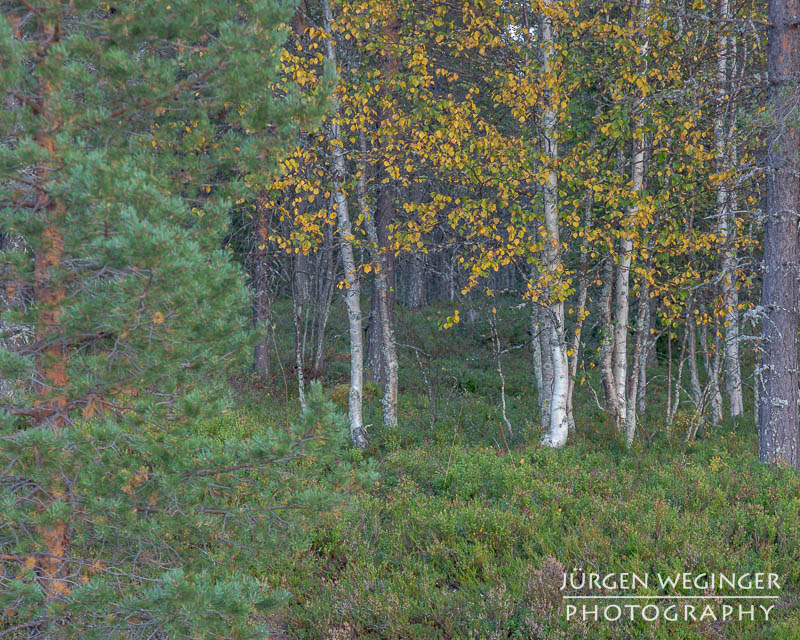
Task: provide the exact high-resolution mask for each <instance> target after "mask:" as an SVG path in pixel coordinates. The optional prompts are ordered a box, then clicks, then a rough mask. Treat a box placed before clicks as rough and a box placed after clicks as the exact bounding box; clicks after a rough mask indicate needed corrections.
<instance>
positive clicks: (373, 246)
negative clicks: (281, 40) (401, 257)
mask: <svg viewBox="0 0 800 640" xmlns="http://www.w3.org/2000/svg"><path fill="white" fill-rule="evenodd" d="M359 142H360V145H361V171H360V174H359V178H358V200H359V204H360V206H361V214H362V216H363V218H364V228H365V229H366V231H367V240H368V241H369V246H370V254H371V256H372V270H373V272H374V274H375V275H374V280H373V282H374V296H375V297H377V301H378V314H377V315H378V319H379V320H380V336H381V353H382V355H383V358H382V360H383V368H384V388H383V424H384V426H386V427H387V428H389V429H396V428H397V374H398V364H397V347H396V344H395V338H394V327H393V326H392V322H391V318H392V314H391V310H390V306H389V305H390V301H389V289H390V285H389V272H390V268H391V267H390V264H389V263H390V258H389V256H388V255H387V254H388V253H389V251H388V250H387V248H386V247H385V246H384V245H382V244H381V243H380V240H379V238H378V229H377V227H376V225H375V217H374V215H373V213H372V211H371V210H370V207H369V205H368V203H367V193H366V191H367V184H366V180H367V162H366V155H367V143H366V140H365V138H364V134H363V133H362V134H361V135H360V136H359Z"/></svg>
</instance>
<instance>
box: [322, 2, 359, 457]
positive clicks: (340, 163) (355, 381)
mask: <svg viewBox="0 0 800 640" xmlns="http://www.w3.org/2000/svg"><path fill="white" fill-rule="evenodd" d="M322 15H323V23H324V27H323V28H324V30H325V32H326V33H327V35H328V37H327V38H326V40H325V51H326V59H327V62H328V64H329V65H330V66H331V67H333V68H336V47H335V44H334V36H333V34H332V32H331V22H332V20H333V19H332V16H331V8H330V5H329V4H328V1H327V0H322ZM332 112H333V114H332V118H331V125H330V126H331V142H332V143H333V144H332V147H333V149H332V152H331V154H332V164H333V194H334V201H335V203H336V225H337V230H338V232H339V242H340V250H341V254H342V265H343V266H344V277H345V286H346V287H347V288H346V291H345V303H346V305H347V321H348V325H349V328H350V393H349V398H348V400H349V402H348V412H349V418H350V437H351V438H352V440H353V446H355V447H356V448H358V449H363V448H364V447H366V446H367V434H366V430H365V429H364V422H363V418H362V410H361V406H362V399H363V395H364V338H363V334H362V332H361V286H360V283H359V280H358V271H357V269H356V260H355V255H354V253H353V229H352V225H351V223H350V212H349V210H348V207H347V196H346V195H345V193H344V190H343V188H342V183H343V182H344V177H345V172H346V169H345V157H344V144H343V139H342V130H341V125H340V124H339V102H338V100H337V99H336V98H335V97H334V99H333V109H332Z"/></svg>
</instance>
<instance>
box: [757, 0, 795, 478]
mask: <svg viewBox="0 0 800 640" xmlns="http://www.w3.org/2000/svg"><path fill="white" fill-rule="evenodd" d="M798 17H800V0H770V2H769V22H770V28H769V35H768V43H767V64H768V71H769V98H770V105H771V109H772V114H771V120H772V122H773V123H774V125H773V126H774V128H773V131H772V132H771V135H770V137H769V139H768V146H767V172H766V175H767V198H766V206H765V222H764V270H763V282H762V304H763V306H764V316H763V318H762V321H761V332H762V349H763V356H762V357H763V360H762V362H763V365H762V372H761V389H760V393H759V399H760V406H759V430H758V435H759V438H758V441H759V442H758V457H759V460H761V461H762V462H767V463H771V464H789V465H791V466H793V467H800V453H799V451H798V449H799V448H800V446H799V443H798V441H799V440H800V434H798V411H797V320H798V315H797V275H798V269H797V259H798V253H797V222H798V220H797V211H798V207H797V204H798V194H799V193H800V178H799V177H798V170H800V166H798V165H799V164H800V163H798V154H800V130H798V127H797V124H796V123H795V119H796V117H797V115H796V106H795V102H796V97H797V73H798V71H800V30H798V29H797V25H796V21H797V20H798Z"/></svg>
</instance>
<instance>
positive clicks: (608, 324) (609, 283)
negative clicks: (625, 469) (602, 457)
mask: <svg viewBox="0 0 800 640" xmlns="http://www.w3.org/2000/svg"><path fill="white" fill-rule="evenodd" d="M613 282H614V264H613V262H612V261H611V258H610V257H609V258H608V259H606V261H605V264H604V265H603V287H602V289H601V290H600V313H601V316H602V319H603V341H602V342H601V343H600V377H601V379H602V381H603V392H604V394H605V399H606V412H607V414H608V415H609V416H610V417H611V419H612V420H614V423H615V424H616V422H617V415H618V413H619V408H618V407H617V393H616V390H615V387H614V368H613V357H614V356H613V354H614V323H613V320H612V315H611V298H612V295H613Z"/></svg>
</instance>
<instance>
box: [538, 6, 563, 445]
mask: <svg viewBox="0 0 800 640" xmlns="http://www.w3.org/2000/svg"><path fill="white" fill-rule="evenodd" d="M543 7H544V10H545V13H543V14H542V15H540V16H539V30H540V38H539V42H540V53H541V57H542V66H543V70H544V74H545V75H546V76H549V75H550V74H552V73H553V72H554V71H553V63H552V58H553V56H554V55H555V29H554V27H553V20H552V17H551V16H550V15H548V14H547V11H548V10H549V9H550V8H551V7H550V1H549V0H545V2H544V5H543ZM548 85H549V82H548ZM557 126H558V119H557V114H556V105H555V104H554V98H553V96H552V95H548V96H547V99H546V105H545V108H544V112H543V114H542V137H543V142H544V154H545V156H546V157H547V160H546V162H547V165H548V167H547V169H546V172H547V175H546V181H545V184H544V189H543V191H544V194H543V195H544V224H545V231H546V233H547V238H546V243H547V244H546V246H545V251H544V259H545V268H546V269H547V271H548V272H549V273H550V274H551V275H552V281H555V282H557V281H558V280H559V279H560V278H561V274H560V272H561V241H560V239H559V228H558V173H557V170H556V168H555V166H554V164H555V163H556V162H557V161H558V138H557V135H558V134H557ZM543 319H544V324H545V327H546V329H545V333H546V334H548V335H549V348H550V353H551V362H552V366H553V391H552V395H551V398H550V424H549V425H548V432H547V434H546V435H545V437H544V440H543V443H544V444H546V445H547V446H550V447H554V448H560V447H563V446H564V445H565V444H566V442H567V435H568V433H569V421H568V419H567V408H568V397H569V366H568V364H567V345H566V335H565V331H564V301H563V300H562V299H561V294H560V293H559V292H558V291H554V292H551V299H550V300H549V301H548V306H547V309H546V310H545V311H544V314H543Z"/></svg>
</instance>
